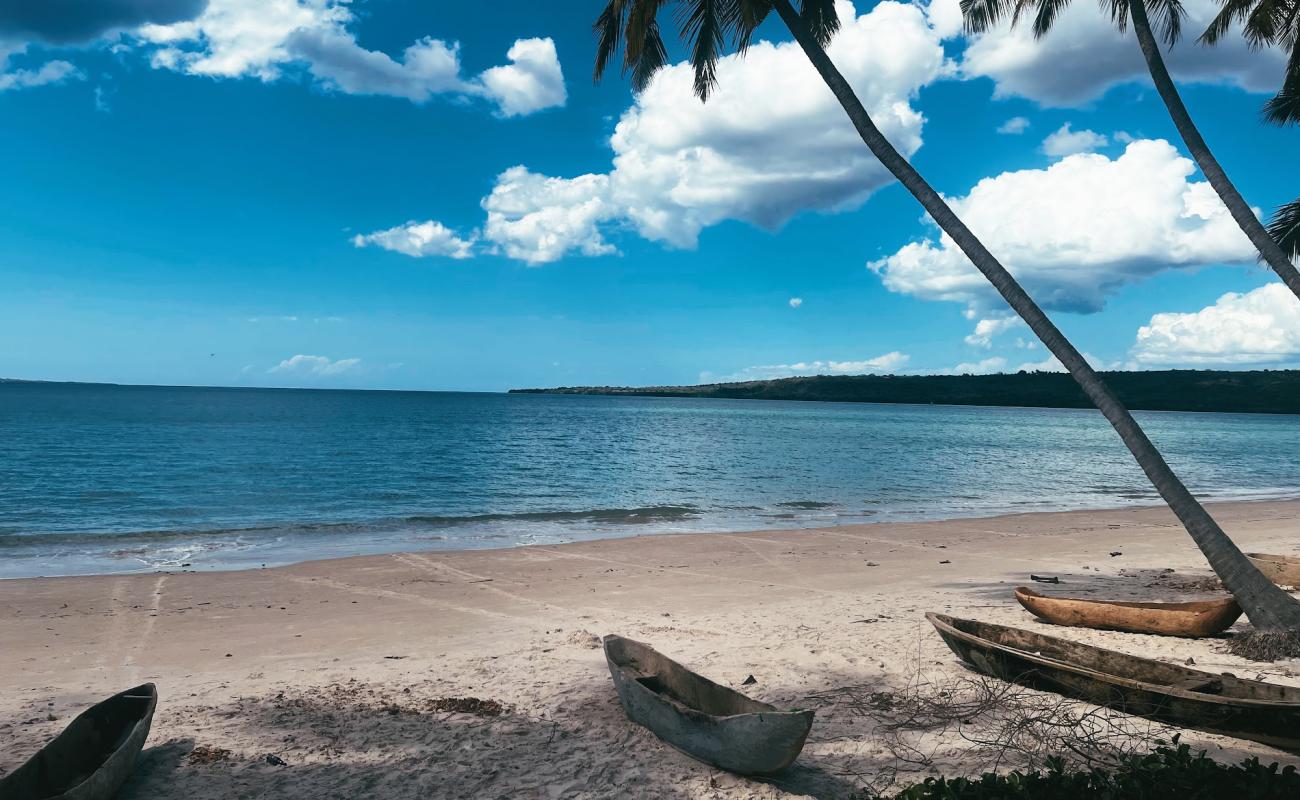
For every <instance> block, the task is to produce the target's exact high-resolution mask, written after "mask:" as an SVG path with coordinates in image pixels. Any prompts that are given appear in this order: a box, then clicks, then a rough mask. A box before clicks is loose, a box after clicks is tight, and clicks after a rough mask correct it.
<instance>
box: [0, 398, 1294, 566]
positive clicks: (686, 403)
mask: <svg viewBox="0 0 1300 800" xmlns="http://www.w3.org/2000/svg"><path fill="white" fill-rule="evenodd" d="M1137 416H1138V418H1139V420H1140V421H1141V423H1142V424H1143V426H1144V427H1145V428H1146V429H1147V431H1148V433H1149V434H1150V435H1151V438H1152V439H1153V440H1154V441H1155V443H1156V444H1157V446H1159V447H1160V448H1161V450H1162V451H1163V452H1164V454H1165V456H1166V458H1167V459H1168V460H1169V462H1170V464H1171V465H1172V466H1173V467H1174V469H1175V470H1176V471H1177V472H1178V473H1179V474H1180V475H1181V476H1182V477H1183V479H1184V480H1185V481H1186V482H1187V484H1188V485H1189V487H1190V488H1191V489H1192V491H1193V492H1195V493H1196V494H1197V495H1198V496H1199V497H1201V498H1203V499H1206V500H1226V499H1264V498H1283V497H1295V496H1300V483H1297V471H1296V463H1297V462H1296V454H1297V453H1300V417H1297V416H1279V415H1247V414H1186V413H1171V412H1146V413H1139V414H1137ZM0 448H2V449H0V577H4V578H12V577H21V576H33V575H70V574H87V573H116V572H134V571H150V570H157V569H179V568H186V569H195V570H209V569H224V568H241V567H256V566H260V565H267V566H271V565H276V564H284V563H290V562H295V561H304V560H310V559H317V558H330V557H335V556H344V555H355V554H364V553H380V552H393V551H400V550H428V549H452V548H454V549H462V548H486V547H510V546H515V545H522V544H533V543H555V542H566V541H573V540H578V539H592V538H601V537H615V536H629V535H640V534H654V533H670V532H709V531H726V530H754V529H764V528H806V527H821V526H829V525H843V524H856V523H867V522H878V521H896V520H920V519H938V518H952V517H968V516H980V515H991V514H999V513H1005V512H1022V511H1047V510H1062V509H1082V508H1101V507H1115V506H1125V505H1134V504H1151V503H1156V502H1159V499H1158V498H1157V497H1156V495H1155V493H1154V491H1153V490H1152V489H1151V487H1150V485H1149V484H1148V483H1147V482H1146V480H1145V478H1144V477H1143V476H1142V474H1141V472H1140V471H1139V470H1138V468H1137V466H1136V464H1135V463H1134V462H1133V461H1132V459H1131V458H1130V456H1129V454H1128V452H1127V451H1126V450H1125V449H1124V447H1123V445H1122V444H1121V443H1120V442H1119V439H1118V438H1117V437H1116V436H1115V434H1114V432H1113V431H1112V430H1111V429H1110V427H1109V426H1108V425H1107V424H1106V423H1105V421H1104V420H1103V419H1102V418H1101V416H1100V414H1098V413H1097V412H1095V411H1084V410H1070V409H1026V408H978V407H958V406H938V405H927V406H906V405H875V404H849V403H803V402H774V401H753V400H736V401H732V400H703V399H677V398H641V397H597V396H568V395H507V394H472V393H444V392H365V391H327V390H276V389H210V388H178V387H132V386H105V385H93V384H42V383H0Z"/></svg>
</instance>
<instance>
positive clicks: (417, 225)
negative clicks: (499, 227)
mask: <svg viewBox="0 0 1300 800" xmlns="http://www.w3.org/2000/svg"><path fill="white" fill-rule="evenodd" d="M475 239H476V237H475V236H473V235H471V236H470V237H469V238H468V239H463V238H461V237H460V236H457V235H456V232H455V231H453V230H452V229H451V228H448V227H447V226H446V225H443V224H442V223H441V222H435V221H433V220H427V221H425V222H416V221H415V220H411V221H410V222H407V223H406V224H404V225H398V226H396V227H393V228H388V229H386V230H382V231H375V232H374V233H367V234H358V235H357V236H353V237H352V244H353V246H355V247H366V246H369V245H373V246H375V247H382V248H383V249H385V250H392V251H393V252H395V253H401V254H403V255H408V256H412V257H415V258H419V257H422V256H443V257H446V258H456V259H462V258H471V257H472V256H473V255H474V242H475Z"/></svg>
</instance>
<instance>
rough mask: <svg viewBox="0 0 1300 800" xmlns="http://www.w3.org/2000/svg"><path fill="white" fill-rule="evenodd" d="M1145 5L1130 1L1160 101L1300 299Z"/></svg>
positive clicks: (1298, 282)
mask: <svg viewBox="0 0 1300 800" xmlns="http://www.w3.org/2000/svg"><path fill="white" fill-rule="evenodd" d="M1145 2H1146V0H1129V4H1128V8H1129V14H1130V15H1131V16H1132V18H1133V32H1134V33H1136V34H1137V40H1138V44H1139V45H1141V47H1142V55H1143V57H1145V58H1146V60H1147V69H1148V70H1149V71H1150V72H1151V80H1152V81H1153V82H1154V83H1155V85H1156V91H1157V92H1159V93H1160V99H1162V100H1164V101H1165V108H1167V109H1169V116H1170V117H1171V118H1172V119H1173V121H1174V127H1175V128H1177V129H1178V135H1179V136H1182V137H1183V144H1185V145H1187V149H1188V151H1189V152H1191V154H1192V158H1193V159H1195V161H1196V165H1197V166H1198V167H1200V168H1201V172H1202V173H1204V175H1205V177H1206V179H1207V180H1208V181H1209V182H1210V186H1212V187H1214V191H1215V192H1217V193H1218V195H1219V199H1220V200H1222V201H1223V204H1224V205H1225V206H1227V207H1228V213H1230V214H1232V218H1233V219H1235V220H1236V221H1237V225H1239V226H1240V227H1241V230H1242V232H1243V233H1245V234H1246V236H1247V238H1249V239H1250V243H1251V244H1253V245H1255V249H1256V250H1258V251H1259V254H1260V257H1262V258H1263V259H1264V261H1265V262H1266V263H1267V264H1268V265H1269V266H1270V267H1272V268H1273V271H1274V272H1276V273H1277V276H1278V277H1279V278H1281V279H1282V282H1283V283H1285V284H1286V285H1287V287H1288V288H1290V289H1291V291H1292V293H1294V294H1295V296H1296V298H1298V299H1300V272H1297V271H1296V268H1295V266H1294V265H1293V264H1292V263H1291V260H1290V259H1289V258H1287V256H1286V253H1284V252H1282V248H1281V247H1279V246H1278V243H1277V242H1276V241H1274V239H1273V237H1272V236H1269V235H1268V231H1267V230H1265V228H1264V224H1263V223H1262V222H1260V221H1259V218H1258V217H1256V216H1255V212H1254V211H1251V210H1250V206H1248V205H1246V201H1245V199H1243V198H1242V196H1241V193H1240V192H1238V191H1237V187H1236V186H1233V184H1232V181H1231V180H1229V178H1228V173H1226V172H1224V171H1223V167H1221V166H1219V161H1218V159H1216V158H1215V157H1214V154H1213V153H1211V152H1210V146H1209V145H1207V144H1206V143H1205V140H1204V139H1203V138H1201V132H1200V131H1198V130H1197V129H1196V123H1194V122H1192V115H1191V114H1188V113H1187V107H1186V106H1184V105H1183V99H1182V98H1181V97H1179V95H1178V87H1177V86H1176V85H1175V84H1174V79H1173V78H1171V77H1170V76H1169V70H1168V69H1166V68H1165V60H1164V57H1163V56H1161V55H1160V43H1159V42H1157V41H1156V37H1155V35H1154V34H1153V33H1152V32H1151V21H1150V19H1148V18H1147V10H1146V5H1145Z"/></svg>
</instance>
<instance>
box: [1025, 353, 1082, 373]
mask: <svg viewBox="0 0 1300 800" xmlns="http://www.w3.org/2000/svg"><path fill="white" fill-rule="evenodd" d="M1084 358H1085V359H1086V360H1088V361H1089V362H1091V359H1088V358H1087V356H1084ZM1016 372H1065V366H1064V365H1062V364H1061V362H1060V360H1058V359H1057V357H1056V356H1048V357H1047V358H1045V359H1043V360H1042V361H1026V362H1025V363H1023V364H1021V365H1020V366H1018V367H1016Z"/></svg>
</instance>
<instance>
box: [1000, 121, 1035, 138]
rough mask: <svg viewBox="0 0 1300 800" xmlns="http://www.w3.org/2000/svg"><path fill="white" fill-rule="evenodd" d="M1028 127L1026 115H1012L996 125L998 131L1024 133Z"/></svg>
mask: <svg viewBox="0 0 1300 800" xmlns="http://www.w3.org/2000/svg"><path fill="white" fill-rule="evenodd" d="M1028 127H1029V120H1028V119H1027V118H1026V117H1012V118H1011V119H1009V120H1007V121H1006V122H1004V123H1002V124H1001V125H999V126H998V133H1011V134H1015V133H1024V132H1025V129H1027V128H1028Z"/></svg>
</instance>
